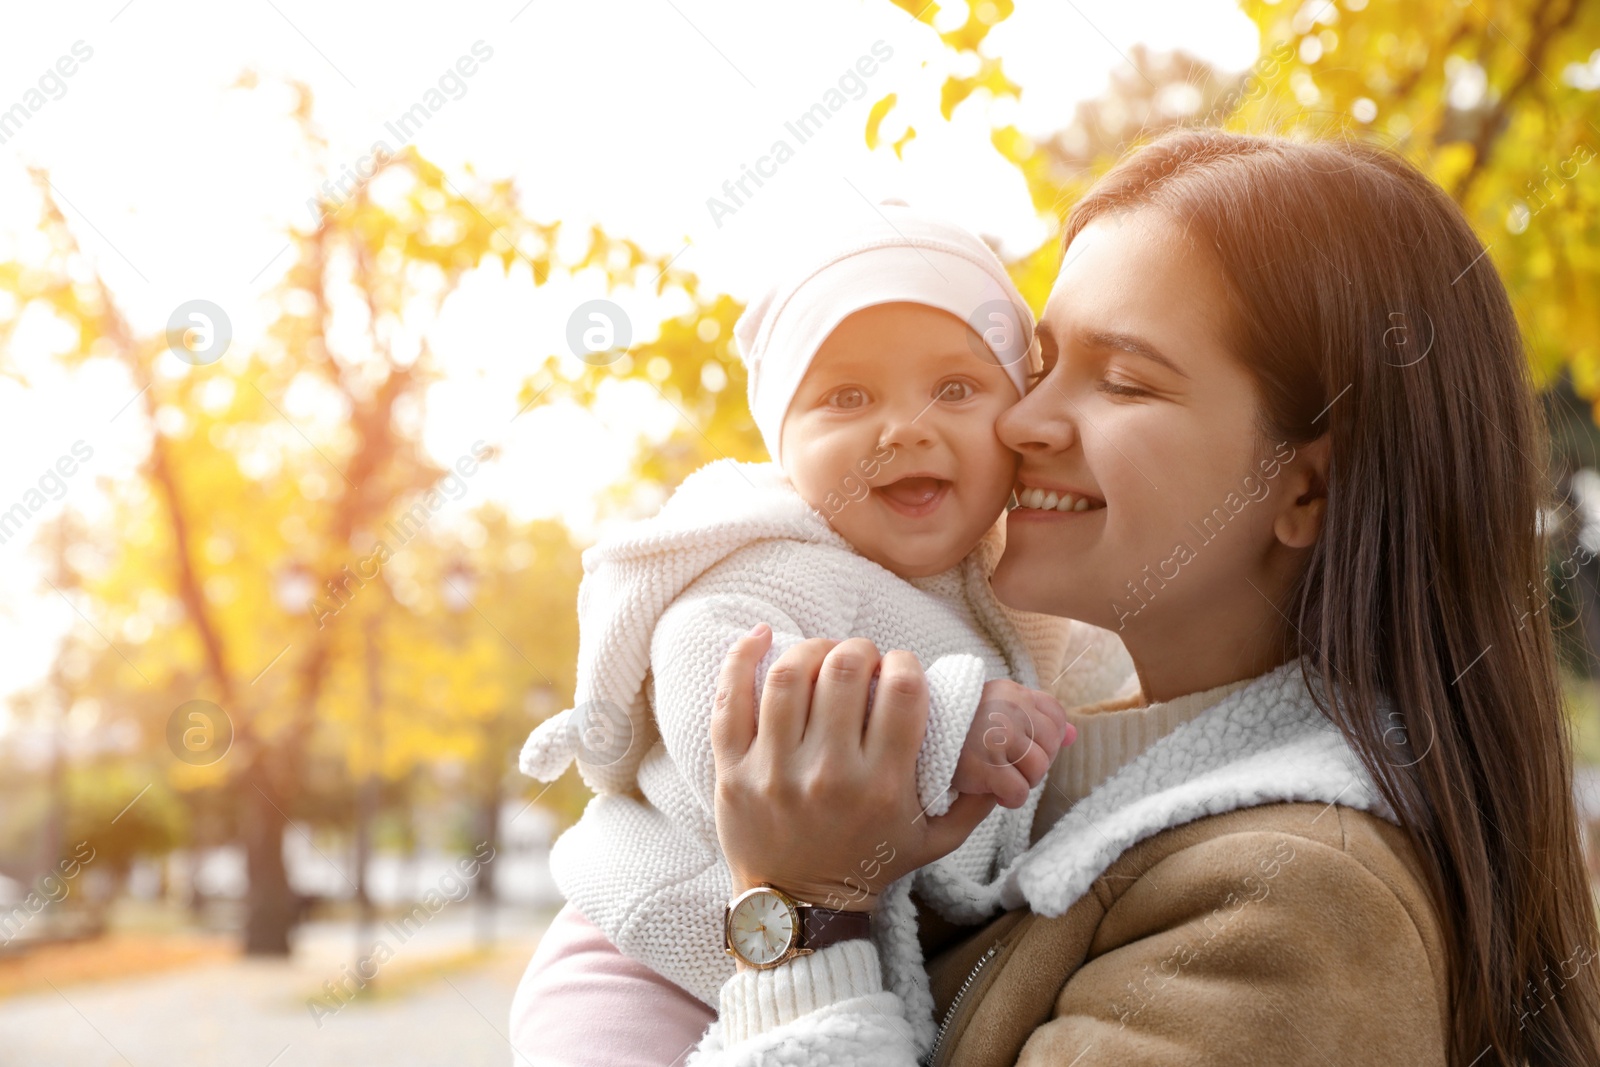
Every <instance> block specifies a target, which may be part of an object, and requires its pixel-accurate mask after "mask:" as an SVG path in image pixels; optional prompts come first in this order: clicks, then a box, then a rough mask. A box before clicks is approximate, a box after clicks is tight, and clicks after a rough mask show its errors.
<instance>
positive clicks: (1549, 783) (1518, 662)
mask: <svg viewBox="0 0 1600 1067" xmlns="http://www.w3.org/2000/svg"><path fill="white" fill-rule="evenodd" d="M1147 207H1153V208H1156V209H1159V210H1164V211H1166V212H1168V213H1170V214H1171V215H1172V217H1174V218H1175V219H1177V220H1178V222H1179V224H1180V225H1181V226H1182V227H1183V228H1184V229H1185V230H1186V232H1187V233H1188V234H1189V235H1190V236H1191V237H1192V238H1193V239H1194V240H1195V243H1196V244H1197V246H1199V247H1200V248H1202V249H1207V250H1209V251H1211V252H1214V254H1215V256H1216V261H1217V262H1218V264H1219V265H1220V268H1221V273H1222V275H1223V276H1224V278H1225V279H1226V282H1227V285H1228V288H1229V290H1230V296H1231V298H1232V300H1233V303H1234V307H1233V309H1232V310H1233V314H1232V316H1231V318H1232V320H1233V336H1232V337H1231V338H1230V340H1231V342H1232V347H1233V350H1234V351H1235V352H1236V353H1237V354H1238V355H1239V357H1240V358H1241V359H1242V361H1243V362H1244V364H1245V365H1246V366H1247V367H1248V368H1249V369H1250V371H1251V372H1252V374H1253V375H1254V377H1255V379H1256V383H1257V386H1258V390H1259V393H1260V396H1261V411H1262V427H1261V429H1262V432H1263V435H1264V439H1272V440H1287V441H1289V442H1291V443H1303V442H1307V441H1311V440H1314V439H1317V438H1319V437H1322V436H1323V435H1324V434H1326V435H1328V436H1329V455H1330V459H1329V470H1328V480H1327V509H1326V512H1325V514H1324V518H1323V528H1322V535H1321V537H1320V539H1319V541H1318V543H1317V545H1316V546H1315V548H1313V549H1312V550H1311V552H1310V554H1309V562H1308V565H1307V567H1306V570H1305V572H1304V573H1303V575H1302V576H1301V577H1300V579H1299V581H1298V584H1297V585H1296V586H1295V588H1294V591H1293V594H1292V596H1291V600H1290V603H1287V604H1283V605H1280V607H1282V608H1283V610H1284V611H1285V613H1286V615H1287V616H1288V617H1290V618H1292V619H1294V620H1295V622H1294V625H1293V626H1292V627H1289V628H1288V631H1287V632H1286V635H1285V640H1286V642H1287V647H1286V648H1285V649H1284V652H1285V655H1286V656H1290V655H1300V656H1303V657H1304V660H1303V662H1304V663H1305V664H1306V672H1307V682H1308V684H1311V688H1312V691H1313V692H1316V691H1318V688H1319V686H1320V687H1321V691H1322V692H1324V693H1328V694H1332V695H1333V699H1331V700H1329V701H1326V702H1325V704H1326V706H1325V707H1324V712H1325V714H1327V716H1328V717H1329V719H1330V720H1331V721H1332V722H1333V723H1334V724H1335V725H1337V726H1338V727H1339V729H1340V730H1341V731H1342V732H1343V733H1344V735H1345V737H1346V738H1348V739H1349V741H1350V743H1351V744H1352V746H1353V747H1354V749H1355V750H1356V752H1358V753H1359V754H1360V756H1361V759H1362V762H1363V763H1364V764H1365V765H1366V766H1367V768H1368V769H1369V770H1370V772H1371V773H1372V776H1373V778H1374V780H1375V781H1376V783H1377V784H1378V787H1379V789H1380V790H1381V791H1382V793H1383V795H1384V797H1385V798H1386V799H1387V800H1388V802H1389V804H1390V806H1391V807H1392V808H1393V809H1394V810H1395V811H1396V812H1397V813H1398V815H1399V817H1400V820H1401V822H1402V824H1403V825H1404V826H1405V828H1406V830H1407V831H1408V832H1409V834H1410V836H1411V839H1412V841H1413V843H1414V844H1415V846H1416V850H1417V853H1418V856H1419V858H1420V859H1421V861H1422V865H1423V867H1424V869H1425V870H1426V872H1427V875H1428V879H1429V882H1430V883H1431V884H1430V889H1431V892H1432V893H1433V896H1434V900H1435V903H1436V905H1437V910H1438V913H1439V919H1440V922H1441V927H1442V930H1443V933H1444V938H1445V943H1446V948H1447V951H1448V953H1449V988H1450V1011H1451V1017H1452V1027H1451V1030H1452V1041H1453V1045H1452V1047H1451V1050H1450V1052H1451V1062H1452V1063H1455V1064H1458V1065H1459V1067H1466V1065H1468V1064H1472V1063H1475V1062H1483V1063H1489V1062H1509V1063H1523V1062H1529V1063H1532V1064H1541V1065H1542V1064H1561V1065H1568V1064H1570V1065H1578V1064H1594V1063H1600V980H1597V976H1596V972H1597V971H1600V959H1597V958H1596V951H1597V949H1600V945H1597V940H1600V938H1597V930H1596V920H1595V903H1594V900H1593V898H1592V897H1591V893H1590V890H1589V887H1588V883H1587V879H1586V877H1585V874H1584V871H1583V865H1582V862H1581V858H1580V851H1579V842H1578V833H1579V830H1578V819H1577V814H1576V811H1575V808H1574V802H1573V789H1572V786H1573V782H1572V756H1571V751H1572V750H1571V743H1570V738H1569V736H1568V726H1567V722H1566V716H1565V714H1564V712H1563V706H1562V699H1561V690H1560V685H1559V682H1558V678H1557V674H1556V661H1555V653H1554V639H1553V635H1552V633H1551V629H1550V624H1549V617H1550V613H1549V612H1548V611H1543V610H1539V609H1540V608H1542V607H1543V605H1542V604H1541V603H1538V602H1536V598H1538V596H1539V594H1538V592H1537V591H1538V590H1542V589H1543V587H1544V583H1543V581H1542V578H1543V575H1544V573H1545V567H1546V563H1547V558H1548V557H1547V554H1546V552H1547V546H1546V537H1547V536H1548V533H1547V531H1546V530H1545V528H1544V525H1543V524H1542V523H1541V520H1540V508H1541V504H1542V503H1544V502H1546V500H1547V499H1548V491H1547V487H1548V485H1549V481H1548V474H1549V472H1548V469H1547V464H1546V459H1545V456H1546V451H1547V438H1546V435H1545V433H1544V430H1543V425H1542V422H1541V418H1540V415H1539V412H1538V409H1537V407H1536V406H1535V403H1534V399H1533V388H1532V383H1531V381H1530V372H1529V367H1528V361H1527V358H1526V356H1525V353H1524V351H1523V347H1522V339H1521V336H1520V334H1519V332H1518V329H1517V324H1516V320H1515V316H1514V315H1513V313H1512V309H1511V304H1510V301H1509V300H1508V298H1507V296H1506V292H1505V288H1504V286H1503V285H1502V284H1501V281H1500V278H1499V276H1498V274H1497V273H1496V272H1495V270H1494V268H1493V266H1492V265H1491V264H1490V262H1489V260H1488V259H1487V257H1485V256H1484V248H1483V245H1482V243H1481V242H1480V241H1479V240H1478V239H1477V237H1476V236H1475V235H1474V234H1473V232H1472V229H1471V227H1470V226H1469V225H1468V223H1467V220H1466V218H1465V217H1464V216H1463V215H1462V213H1461V211H1460V210H1459V209H1458V208H1457V206H1456V205H1455V203H1454V202H1453V201H1451V200H1450V198H1449V197H1448V196H1446V195H1445V193H1444V192H1443V191H1442V190H1441V189H1440V188H1439V187H1438V186H1436V185H1435V184H1434V183H1433V182H1431V181H1430V180H1429V179H1428V178H1427V177H1425V176H1424V175H1423V174H1422V173H1420V172H1419V171H1418V170H1417V169H1416V168H1414V167H1412V166H1411V165H1410V164H1408V163H1406V162H1405V161H1404V160H1402V159H1400V158H1399V157H1398V156H1396V155H1394V154H1392V153H1390V152H1389V151H1387V150H1385V149H1382V148H1379V147H1376V146H1372V145H1366V144H1361V143H1346V142H1342V141H1312V142H1300V141H1290V140H1286V139H1282V138H1277V137H1252V136H1242V135H1237V134H1229V133H1223V132H1221V131H1216V130H1180V131H1175V132H1173V133H1170V134H1167V135H1164V136H1162V137H1160V138H1159V139H1157V140H1155V141H1154V142H1152V143H1150V144H1148V145H1146V146H1144V147H1143V148H1141V149H1138V150H1137V151H1135V152H1133V153H1132V154H1130V155H1129V156H1128V157H1126V158H1125V159H1123V160H1122V161H1121V162H1119V163H1118V164H1117V166H1116V167H1114V168H1113V169H1112V170H1111V171H1110V172H1108V173H1107V174H1106V175H1105V176H1104V177H1102V178H1101V179H1100V180H1099V181H1098V182H1096V183H1095V185H1094V186H1093V187H1092V188H1091V189H1090V190H1089V192H1088V193H1087V194H1086V196H1085V197H1084V198H1083V199H1082V200H1080V201H1079V203H1078V204H1077V205H1076V206H1075V207H1074V209H1073V211H1072V213H1071V215H1070V216H1069V218H1068V220H1067V225H1066V231H1065V241H1066V242H1068V243H1070V242H1071V240H1072V238H1073V236H1074V235H1076V234H1077V233H1078V231H1079V230H1081V229H1082V228H1083V227H1084V226H1085V225H1086V224H1087V223H1088V222H1089V221H1090V220H1091V219H1093V218H1095V217H1097V216H1100V215H1104V214H1106V213H1108V212H1114V211H1121V210H1127V209H1136V208H1147ZM1385 698H1387V699H1385ZM1490 1049H1492V1050H1493V1051H1494V1055H1493V1056H1492V1057H1488V1058H1483V1057H1484V1054H1485V1053H1486V1052H1488V1051H1489V1050H1490Z"/></svg>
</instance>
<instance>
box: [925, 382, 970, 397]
mask: <svg viewBox="0 0 1600 1067" xmlns="http://www.w3.org/2000/svg"><path fill="white" fill-rule="evenodd" d="M973 392H974V390H973V388H972V383H971V382H945V383H944V384H943V385H941V386H940V387H939V395H938V396H937V397H935V398H934V399H936V400H949V401H954V400H965V399H967V397H969V396H971V395H972V394H973Z"/></svg>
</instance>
